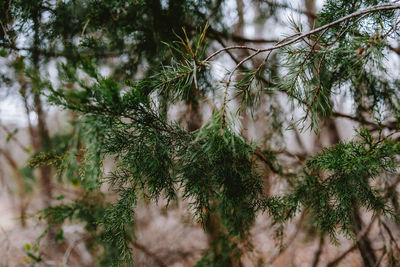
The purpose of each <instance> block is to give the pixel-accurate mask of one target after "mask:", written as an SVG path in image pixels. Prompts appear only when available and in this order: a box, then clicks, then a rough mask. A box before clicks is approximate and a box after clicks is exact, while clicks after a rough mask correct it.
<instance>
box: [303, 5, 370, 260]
mask: <svg viewBox="0 0 400 267" xmlns="http://www.w3.org/2000/svg"><path fill="white" fill-rule="evenodd" d="M304 4H305V8H306V11H307V13H308V14H311V15H308V23H309V26H310V28H311V29H312V28H314V27H315V23H316V19H315V16H312V14H316V7H315V0H304ZM322 137H323V138H324V139H325V140H322ZM340 140H341V138H340V134H339V131H338V128H337V126H336V123H335V120H334V118H332V117H331V118H326V119H325V120H324V122H323V127H322V128H321V132H320V134H319V136H318V138H317V139H316V145H315V148H316V150H317V151H321V149H322V147H323V145H322V143H323V141H325V142H326V143H328V144H326V145H327V146H332V145H335V144H337V143H339V142H340ZM355 205H356V204H355ZM353 227H354V233H355V235H356V236H358V235H359V233H360V231H361V229H362V228H363V223H362V219H361V217H360V214H359V210H358V207H357V206H354V207H353ZM357 247H358V250H359V251H360V254H361V257H362V259H363V262H364V265H365V266H367V267H370V266H371V267H372V266H375V264H376V262H377V259H376V256H375V254H374V251H373V249H372V246H371V241H370V240H369V238H368V236H367V235H364V236H363V237H362V238H361V239H360V240H359V242H358V244H357Z"/></svg>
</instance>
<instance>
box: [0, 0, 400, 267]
mask: <svg viewBox="0 0 400 267" xmlns="http://www.w3.org/2000/svg"><path fill="white" fill-rule="evenodd" d="M238 2H241V1H238ZM254 4H255V5H258V7H259V8H260V10H261V11H264V12H261V13H263V14H269V17H273V16H275V17H276V19H277V20H278V19H282V18H279V12H278V11H279V10H281V9H291V10H292V9H293V8H292V7H291V6H290V5H286V4H284V3H281V4H279V3H275V2H272V1H254ZM226 8H227V3H226V1H212V0H199V1H194V0H191V1H155V0H151V1H137V0H135V1H133V0H131V1H118V0H112V1H98V0H79V1H78V0H70V1H36V0H35V1H2V2H1V3H0V22H1V27H2V30H1V31H0V47H1V50H0V52H1V56H2V57H3V58H4V61H6V62H8V65H7V66H6V67H5V68H4V69H3V70H1V71H2V73H1V84H2V86H3V87H5V86H7V85H9V86H10V87H11V86H18V85H19V86H20V87H21V88H25V89H26V88H27V87H28V89H29V92H31V95H30V96H28V97H27V99H28V101H30V99H31V98H32V99H31V100H32V103H34V105H35V106H36V108H38V109H39V111H38V113H40V108H41V105H42V104H41V102H40V101H43V100H44V99H45V100H46V101H47V102H48V103H49V104H51V105H56V106H58V107H62V108H64V109H66V110H68V111H70V112H71V114H72V122H71V125H72V127H71V128H72V130H71V131H70V132H69V133H68V134H67V135H65V136H59V135H55V136H51V137H50V136H48V133H47V132H46V131H42V132H41V133H40V135H41V138H42V139H41V140H42V141H41V142H39V143H40V145H38V146H37V147H35V152H36V153H35V154H34V155H33V156H32V157H31V159H30V161H29V166H30V167H39V168H42V169H43V168H45V167H46V166H52V168H53V173H54V177H58V178H59V180H60V181H62V183H74V184H76V185H79V186H80V187H82V189H83V190H84V194H83V195H82V196H81V197H79V198H77V199H74V200H71V201H70V202H69V203H66V204H62V205H50V203H49V202H48V203H47V204H48V207H46V208H45V209H44V210H42V211H41V212H40V214H41V216H42V217H43V218H47V219H48V220H47V222H48V224H49V228H48V229H49V230H51V229H53V227H54V226H57V225H62V224H63V223H64V222H65V221H66V220H78V221H82V222H84V223H85V225H86V231H88V232H89V233H90V234H91V236H92V237H93V238H92V239H91V241H90V242H91V245H92V246H97V247H102V248H103V249H104V250H103V251H104V253H103V254H102V255H100V256H99V265H104V266H110V265H131V264H133V263H134V259H133V258H132V242H134V240H135V234H134V231H133V229H134V227H133V226H134V224H135V221H134V212H135V206H137V205H138V203H139V202H140V201H143V200H146V201H158V200H160V199H165V200H166V201H167V204H166V206H167V207H168V206H169V205H171V204H172V203H177V202H179V201H186V202H187V203H189V207H190V210H191V211H192V212H193V220H194V221H196V222H198V223H199V224H201V225H202V227H203V228H204V229H205V231H207V232H208V233H209V235H210V236H211V238H210V244H209V248H208V250H207V251H206V252H205V253H204V255H203V256H202V258H201V259H200V260H199V261H198V262H197V264H196V266H240V262H241V256H242V255H243V253H245V252H246V251H249V250H251V249H252V246H251V244H250V243H251V242H250V236H251V234H250V230H251V228H252V226H253V224H254V222H255V219H256V217H257V216H259V215H261V214H267V215H268V216H269V217H270V218H271V219H272V220H273V225H274V227H276V229H277V230H276V234H277V238H278V239H279V238H283V235H284V232H285V228H284V226H285V223H286V222H288V221H290V220H291V219H293V218H294V217H295V216H296V215H297V214H299V213H300V212H305V213H306V216H307V217H308V218H309V220H308V222H309V225H310V226H311V227H314V228H315V229H316V231H317V232H318V234H319V236H321V240H324V239H323V238H325V237H328V238H329V239H330V240H331V241H332V242H336V243H337V244H338V245H340V244H339V243H338V236H339V235H344V236H345V237H347V238H349V239H353V240H354V242H355V243H357V242H358V244H360V242H359V241H360V236H359V235H360V232H361V230H362V229H361V228H362V227H360V226H361V224H360V222H359V219H357V218H359V216H358V215H357V213H359V212H360V211H362V212H364V211H368V212H372V217H371V218H370V221H371V222H373V221H374V220H376V219H378V220H379V221H381V218H383V217H390V218H392V219H393V220H395V221H396V220H397V219H398V216H399V212H400V210H399V203H398V192H397V190H396V186H397V184H398V183H399V181H400V180H399V178H398V175H399V174H398V173H399V154H400V143H399V140H398V135H397V133H398V129H399V124H398V122H399V117H400V111H399V108H400V107H399V103H400V98H399V97H400V94H399V92H397V91H398V89H399V85H400V80H399V77H398V73H396V74H397V76H396V74H393V73H392V70H391V69H390V66H389V63H390V62H389V61H390V59H391V57H395V56H396V55H395V54H396V53H397V54H399V53H398V49H397V48H394V47H393V46H392V43H393V42H394V41H398V40H399V23H400V21H399V10H400V3H398V1H380V0H354V1H344V0H335V1H334V0H327V1H325V2H324V6H323V8H322V10H321V11H320V12H319V13H318V14H314V13H312V12H313V11H312V10H311V11H304V10H299V9H294V12H298V13H301V14H305V15H306V16H307V17H308V18H309V19H311V20H309V22H310V21H311V23H314V24H315V25H314V27H312V26H311V27H308V26H307V25H306V24H302V23H301V21H296V20H295V19H290V21H289V22H290V27H291V30H292V33H291V34H288V35H287V36H280V39H279V40H265V39H249V38H245V37H243V36H241V35H240V34H237V33H235V32H232V30H233V29H231V28H230V27H229V26H228V23H226V21H225V20H224V16H223V14H224V10H225V9H226ZM292 11H293V10H292ZM260 18H261V16H260ZM226 42H229V43H230V44H231V45H226ZM235 42H236V43H238V44H236V43H235ZM218 45H219V46H222V48H216V47H218ZM237 51H241V52H243V53H236V52H237ZM223 56H225V57H226V59H223V60H229V61H230V62H233V63H234V66H233V68H230V69H229V70H227V73H226V75H225V76H224V77H223V78H222V79H221V77H217V76H218V75H217V74H216V70H215V68H214V67H215V66H216V65H218V59H220V58H221V57H223ZM54 62H55V63H56V64H57V66H58V67H57V75H56V76H57V82H54V81H52V80H51V79H50V78H49V76H48V66H49V65H50V64H53V63H54ZM110 62H112V63H111V66H110ZM104 66H109V67H110V68H111V69H112V72H111V74H109V75H104V74H102V72H101V69H102V67H104ZM21 77H24V78H23V79H22V78H21ZM22 80H24V81H25V82H24V84H22V83H23V82H22ZM26 81H29V82H26ZM25 89H24V90H25ZM24 92H25V91H21V90H20V94H21V95H22V96H23V97H25V95H24V94H25V93H24ZM337 95H345V96H346V97H347V98H349V99H351V100H352V101H353V106H354V114H353V115H351V114H344V113H341V112H338V111H337V107H336V105H335V103H334V98H335V96H337ZM281 100H283V101H287V103H290V108H289V109H285V107H282V105H281V104H280V102H281ZM177 105H185V106H186V107H187V113H188V116H187V118H186V124H185V122H182V121H181V122H179V121H177V120H176V118H172V117H171V116H170V113H169V111H170V110H171V108H172V107H174V106H177ZM202 107H208V108H210V109H211V110H212V115H211V116H210V117H209V118H206V117H205V116H204V115H202V114H201V108H202ZM261 108H263V109H264V110H267V112H261V114H260V109H261ZM286 110H289V112H290V113H292V114H293V113H295V112H300V114H302V115H301V117H300V118H298V116H297V115H296V116H295V115H292V116H289V118H287V117H286V116H284V115H283V114H284V112H285V111H286ZM260 116H262V117H265V118H266V119H267V121H268V125H263V127H267V128H268V129H267V130H266V131H265V132H266V135H265V138H260V139H258V140H251V139H250V138H249V136H248V134H247V133H246V129H244V128H243V125H244V120H243V118H245V117H246V118H250V119H253V120H257V118H256V117H260ZM338 117H340V118H345V119H349V120H352V121H356V122H357V123H359V125H360V129H359V130H358V131H357V134H356V135H355V136H354V137H353V139H352V140H350V141H346V142H344V141H339V142H338V143H337V144H334V145H333V146H330V147H324V148H323V149H322V150H321V151H320V152H319V153H317V154H315V155H302V154H298V155H294V154H293V153H290V152H288V151H287V147H286V145H285V144H284V143H283V142H284V140H285V138H284V134H285V132H287V131H290V129H288V127H287V126H291V127H292V128H291V129H295V130H297V129H300V130H301V131H314V132H316V133H317V134H318V133H319V132H320V131H321V130H323V129H322V128H323V125H322V122H324V121H326V120H327V119H332V118H338ZM41 129H45V128H44V127H42V128H41ZM39 146H40V148H39ZM285 157H286V159H285ZM287 158H289V160H288V159H287ZM105 159H112V160H113V162H114V165H113V169H112V171H111V172H105V171H104V168H103V164H104V161H105ZM293 161H295V162H296V163H295V164H293V163H292V162H293ZM47 168H48V167H47ZM47 171H48V169H47ZM270 174H273V175H275V176H276V177H279V180H280V182H281V183H282V185H284V186H285V188H286V189H285V191H284V192H280V193H274V194H270V192H269V191H268V190H267V187H268V186H267V183H268V181H265V177H269V175H270ZM102 184H106V185H107V186H108V188H109V190H110V191H112V192H114V193H115V195H116V196H118V197H117V198H116V200H113V201H110V200H109V199H107V198H106V197H105V196H104V194H102V193H101V191H100V186H101V185H102ZM49 197H53V196H52V195H51V194H49ZM394 242H395V241H394ZM387 249H388V250H389V248H387ZM391 249H392V251H391V253H387V255H388V256H387V261H388V262H392V263H393V266H395V265H396V263H397V264H398V263H399V258H398V257H397V258H396V256H394V255H395V254H393V248H391ZM367 250H368V249H367ZM360 251H364V252H365V251H366V250H365V249H364V250H362V248H360ZM385 251H386V250H385ZM371 253H372V256H371V257H369V258H368V257H364V256H363V259H364V264H365V265H371V266H374V265H375V264H379V262H378V261H380V260H382V257H384V256H385V254H383V256H382V257H381V258H380V260H379V259H377V258H378V257H377V255H375V254H374V252H373V251H372V252H371ZM389 255H391V256H389ZM317 262H318V259H317V260H316V263H317ZM316 263H315V264H316ZM159 264H160V265H162V264H163V263H162V262H161V263H159ZM332 264H334V263H332Z"/></svg>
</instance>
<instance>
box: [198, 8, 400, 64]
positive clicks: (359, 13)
mask: <svg viewBox="0 0 400 267" xmlns="http://www.w3.org/2000/svg"><path fill="white" fill-rule="evenodd" d="M393 9H400V4H384V5H377V6H373V7H370V8H366V9H363V10H359V11H356V12H354V13H351V14H349V15H347V16H344V17H342V18H340V19H338V20H336V21H333V22H331V23H328V24H326V25H324V26H321V27H319V28H316V29H314V30H311V31H309V32H306V33H303V34H298V33H296V34H294V35H292V36H290V37H289V38H287V39H289V41H286V42H284V43H282V44H277V45H274V46H272V47H269V48H265V49H260V50H259V49H256V48H251V47H248V46H239V47H241V48H240V49H248V50H252V51H258V50H259V51H260V53H263V52H268V51H271V50H276V49H279V48H282V47H285V46H288V45H291V44H293V43H296V42H298V41H300V40H303V39H304V38H306V37H308V36H310V35H313V34H315V33H318V32H321V31H323V30H326V29H328V28H330V27H332V26H335V25H337V24H340V23H342V22H344V21H347V20H349V19H351V18H354V17H358V16H362V15H364V14H370V13H374V12H377V11H382V10H393ZM296 36H297V37H296ZM232 49H239V48H238V46H230V47H224V48H223V49H220V50H218V51H215V52H214V53H212V54H211V55H210V56H208V57H207V58H206V59H205V60H204V62H207V61H210V60H211V59H212V58H213V57H215V56H217V55H219V54H220V53H222V52H224V51H227V50H232Z"/></svg>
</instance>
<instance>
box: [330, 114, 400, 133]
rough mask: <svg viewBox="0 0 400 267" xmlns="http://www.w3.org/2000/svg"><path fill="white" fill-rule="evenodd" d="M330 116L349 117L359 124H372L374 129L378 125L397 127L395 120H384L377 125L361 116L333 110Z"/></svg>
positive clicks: (390, 127)
mask: <svg viewBox="0 0 400 267" xmlns="http://www.w3.org/2000/svg"><path fill="white" fill-rule="evenodd" d="M332 116H334V117H340V118H346V119H349V120H353V121H357V122H359V123H361V124H365V125H369V126H373V129H374V130H375V129H379V128H380V127H384V128H387V129H390V130H397V129H398V127H397V126H396V123H395V122H386V123H382V124H380V125H379V124H377V123H374V122H371V121H367V120H365V119H364V118H362V117H354V116H351V115H348V114H344V113H341V112H333V113H332Z"/></svg>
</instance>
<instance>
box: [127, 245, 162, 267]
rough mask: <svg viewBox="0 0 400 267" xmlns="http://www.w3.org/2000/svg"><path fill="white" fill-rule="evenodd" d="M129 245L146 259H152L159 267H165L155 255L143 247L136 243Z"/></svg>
mask: <svg viewBox="0 0 400 267" xmlns="http://www.w3.org/2000/svg"><path fill="white" fill-rule="evenodd" d="M131 244H132V245H133V246H134V247H135V248H136V249H138V250H140V251H142V252H143V253H144V254H146V255H147V256H148V257H150V258H152V259H153V260H154V261H155V262H156V263H157V264H158V265H159V266H160V267H167V265H166V264H165V263H164V262H163V261H162V260H161V259H160V257H158V256H157V255H156V254H154V253H153V252H151V251H150V250H148V249H147V248H146V247H145V246H143V245H141V244H139V243H137V242H136V241H132V242H131Z"/></svg>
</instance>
